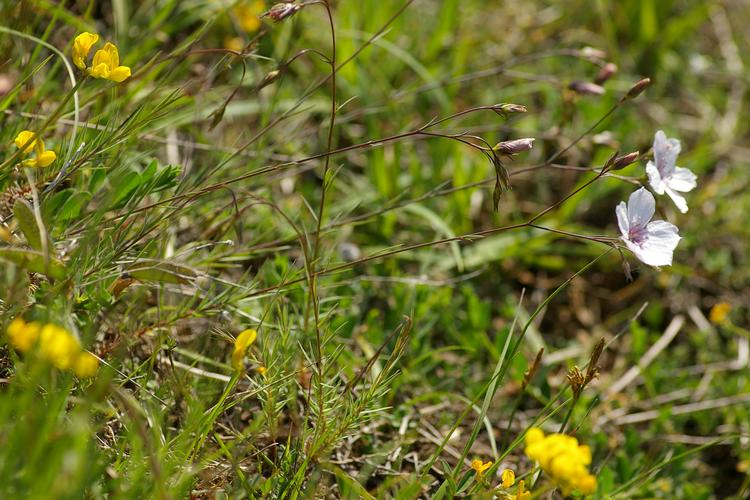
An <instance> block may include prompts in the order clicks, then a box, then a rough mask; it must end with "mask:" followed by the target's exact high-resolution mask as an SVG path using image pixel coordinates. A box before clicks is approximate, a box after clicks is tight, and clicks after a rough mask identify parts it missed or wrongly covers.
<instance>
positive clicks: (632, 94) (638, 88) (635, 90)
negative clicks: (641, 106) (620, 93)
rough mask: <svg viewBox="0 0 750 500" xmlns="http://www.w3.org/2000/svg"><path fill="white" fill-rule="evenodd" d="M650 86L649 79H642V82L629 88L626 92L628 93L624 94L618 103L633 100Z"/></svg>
mask: <svg viewBox="0 0 750 500" xmlns="http://www.w3.org/2000/svg"><path fill="white" fill-rule="evenodd" d="M649 85H651V78H644V79H642V80H639V81H638V82H637V83H636V84H635V85H633V86H632V87H630V90H628V93H627V94H625V96H624V97H623V98H622V99H620V102H624V101H627V100H629V99H635V98H636V97H638V96H639V95H641V92H643V91H644V90H646V87H648V86H649Z"/></svg>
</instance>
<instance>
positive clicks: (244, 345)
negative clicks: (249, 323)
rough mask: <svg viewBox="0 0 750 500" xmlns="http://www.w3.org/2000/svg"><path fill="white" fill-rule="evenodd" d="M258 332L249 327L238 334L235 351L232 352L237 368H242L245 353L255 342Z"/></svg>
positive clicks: (233, 362) (235, 367)
mask: <svg viewBox="0 0 750 500" xmlns="http://www.w3.org/2000/svg"><path fill="white" fill-rule="evenodd" d="M257 336H258V332H256V331H255V330H253V329H247V330H244V331H242V332H241V333H240V334H239V335H237V340H235V342H234V352H232V366H233V367H234V369H235V370H242V368H243V363H242V361H243V360H244V359H245V354H246V353H247V349H248V348H249V347H250V345H251V344H252V343H253V342H255V339H256V337H257Z"/></svg>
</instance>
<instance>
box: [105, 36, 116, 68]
mask: <svg viewBox="0 0 750 500" xmlns="http://www.w3.org/2000/svg"><path fill="white" fill-rule="evenodd" d="M102 50H103V51H104V52H105V53H106V54H107V60H108V61H109V63H108V64H109V69H110V70H113V69H115V68H116V67H118V66H119V65H120V53H119V52H118V51H117V46H116V45H115V44H113V43H110V42H107V43H105V44H104V48H103V49H102Z"/></svg>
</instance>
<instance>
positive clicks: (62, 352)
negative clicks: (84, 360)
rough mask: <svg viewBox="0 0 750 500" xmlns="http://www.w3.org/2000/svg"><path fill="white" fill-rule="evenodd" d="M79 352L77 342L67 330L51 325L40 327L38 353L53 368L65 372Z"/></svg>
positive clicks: (79, 348) (79, 346) (79, 347)
mask: <svg viewBox="0 0 750 500" xmlns="http://www.w3.org/2000/svg"><path fill="white" fill-rule="evenodd" d="M80 352H81V345H80V344H79V343H78V340H77V339H76V338H75V337H74V336H73V335H71V334H70V333H69V332H68V331H67V330H65V329H64V328H62V327H59V326H57V325H53V324H46V325H44V326H43V327H42V331H41V333H40V336H39V353H40V354H41V356H42V357H43V358H44V359H46V360H47V361H49V362H50V363H52V364H53V365H54V366H55V367H57V368H59V369H61V370H66V369H68V368H71V367H72V366H73V362H74V361H75V360H76V358H77V357H78V354H79V353H80Z"/></svg>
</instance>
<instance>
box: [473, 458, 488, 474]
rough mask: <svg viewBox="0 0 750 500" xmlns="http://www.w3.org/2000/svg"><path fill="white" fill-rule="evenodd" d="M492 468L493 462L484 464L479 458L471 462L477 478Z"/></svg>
mask: <svg viewBox="0 0 750 500" xmlns="http://www.w3.org/2000/svg"><path fill="white" fill-rule="evenodd" d="M490 467H492V462H482V461H481V460H479V459H478V458H475V459H474V460H472V461H471V468H472V469H474V471H476V473H477V476H481V475H482V474H484V471H486V470H487V469H489V468H490Z"/></svg>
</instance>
